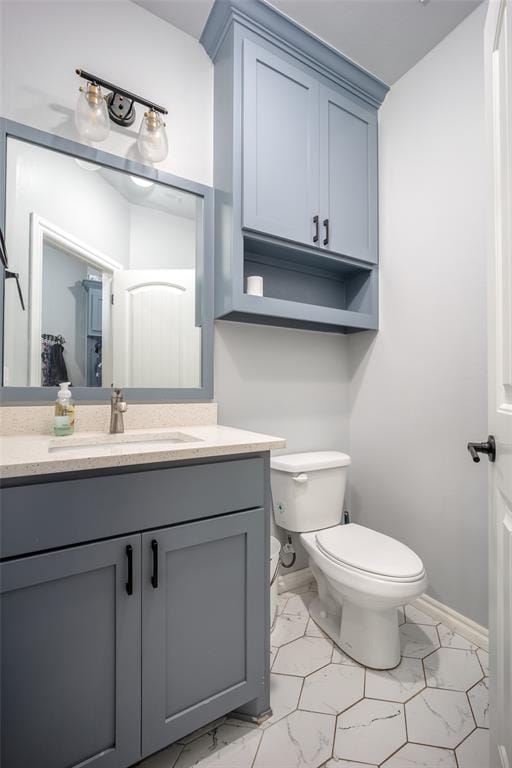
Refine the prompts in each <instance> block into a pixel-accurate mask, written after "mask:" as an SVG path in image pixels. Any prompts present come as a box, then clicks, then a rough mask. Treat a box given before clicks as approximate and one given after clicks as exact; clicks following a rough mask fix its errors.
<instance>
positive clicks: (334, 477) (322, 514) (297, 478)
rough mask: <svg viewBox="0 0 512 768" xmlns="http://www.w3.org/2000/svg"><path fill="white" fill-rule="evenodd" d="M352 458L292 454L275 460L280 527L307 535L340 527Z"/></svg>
mask: <svg viewBox="0 0 512 768" xmlns="http://www.w3.org/2000/svg"><path fill="white" fill-rule="evenodd" d="M349 465H350V456H348V455H347V454H346V453H339V452H338V451H313V452H311V453H290V454H287V455H285V456H275V457H273V458H272V460H271V463H270V466H271V483H272V497H273V501H274V520H275V522H276V525H279V526H280V527H281V528H285V529H286V530H287V531H297V532H300V533H306V532H307V531H318V530H320V529H321V528H330V527H332V526H333V525H337V524H338V523H339V522H340V521H341V518H342V514H343V499H344V496H345V487H346V484H347V471H348V467H349Z"/></svg>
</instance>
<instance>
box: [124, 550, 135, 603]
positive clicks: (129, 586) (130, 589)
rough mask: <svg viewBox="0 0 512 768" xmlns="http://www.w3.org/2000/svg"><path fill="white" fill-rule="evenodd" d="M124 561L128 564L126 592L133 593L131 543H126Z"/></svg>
mask: <svg viewBox="0 0 512 768" xmlns="http://www.w3.org/2000/svg"><path fill="white" fill-rule="evenodd" d="M126 561H127V564H128V581H127V582H126V585H125V586H126V593H127V594H128V595H133V547H132V545H131V544H127V545H126Z"/></svg>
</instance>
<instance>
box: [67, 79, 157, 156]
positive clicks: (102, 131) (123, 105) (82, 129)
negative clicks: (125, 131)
mask: <svg viewBox="0 0 512 768" xmlns="http://www.w3.org/2000/svg"><path fill="white" fill-rule="evenodd" d="M76 74H77V75H78V76H79V77H81V78H83V79H84V80H86V81H87V87H86V88H80V96H79V99H78V104H77V108H76V114H75V124H76V127H77V130H78V132H79V134H80V135H81V136H83V137H84V138H87V139H89V140H90V141H103V140H104V139H106V138H107V136H108V134H109V130H110V122H109V118H110V120H112V121H113V122H114V123H116V124H117V125H120V126H123V127H128V126H130V125H133V122H134V120H135V106H134V105H135V103H137V104H142V105H143V106H144V107H147V112H145V113H144V117H143V118H142V123H141V126H140V131H139V137H138V140H137V147H138V149H139V152H140V154H141V156H142V157H143V158H144V159H145V160H148V161H149V162H151V163H159V162H161V161H162V160H164V159H165V158H166V157H167V153H168V151H169V145H168V142H167V133H166V130H165V123H164V121H163V117H162V115H166V114H167V110H166V109H165V107H160V106H159V105H158V104H155V103H154V102H151V101H148V100H147V99H144V98H142V96H136V95H135V94H134V93H131V92H130V91H127V90H125V89H124V88H120V87H119V86H118V85H114V84H113V83H109V82H108V80H104V79H103V78H101V77H97V76H96V75H91V74H90V73H89V72H85V71H84V70H83V69H77V70H76ZM102 87H103V88H105V89H106V90H107V91H109V93H107V94H106V95H105V96H103V93H102V90H101V88H102Z"/></svg>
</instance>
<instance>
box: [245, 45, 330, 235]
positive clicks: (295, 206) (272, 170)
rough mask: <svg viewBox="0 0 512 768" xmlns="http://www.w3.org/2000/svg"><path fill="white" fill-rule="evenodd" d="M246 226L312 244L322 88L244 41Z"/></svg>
mask: <svg viewBox="0 0 512 768" xmlns="http://www.w3.org/2000/svg"><path fill="white" fill-rule="evenodd" d="M243 67H244V69H243V214H242V219H243V220H242V226H243V227H246V228H248V229H252V230H257V231H259V232H264V233H265V234H268V235H274V236H276V237H282V238H286V239H288V240H294V241H296V242H299V243H305V244H308V245H313V244H314V243H315V242H316V241H315V240H314V237H315V230H316V227H315V224H314V221H313V218H314V217H315V216H317V215H318V213H319V205H318V203H319V190H318V166H319V157H318V133H319V114H318V103H319V102H318V99H319V84H318V82H317V81H316V80H314V79H313V78H312V77H309V76H308V75H307V74H305V73H304V72H303V71H302V70H301V69H299V68H298V67H294V66H292V65H290V64H289V63H288V62H287V61H284V60H283V59H281V58H279V57H278V56H275V55H273V54H272V53H270V52H269V51H267V50H266V49H265V48H262V47H260V46H258V45H255V44H254V43H253V42H252V41H250V40H244V56H243Z"/></svg>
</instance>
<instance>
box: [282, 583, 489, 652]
mask: <svg viewBox="0 0 512 768" xmlns="http://www.w3.org/2000/svg"><path fill="white" fill-rule="evenodd" d="M312 578H313V574H312V572H311V569H310V568H301V569H300V570H299V571H292V572H291V573H281V574H280V575H279V577H278V579H277V590H278V592H279V593H281V592H289V591H290V590H291V589H296V588H297V587H301V586H302V585H303V584H307V583H308V582H310V581H311V579H312ZM414 605H416V606H417V607H418V608H419V609H420V611H423V612H424V613H426V614H427V615H428V616H431V617H432V618H433V619H434V620H435V621H440V622H442V623H443V624H445V625H446V626H447V627H449V628H450V629H451V630H453V632H457V634H459V635H460V636H461V637H464V638H465V639H466V640H468V641H469V642H470V643H474V644H475V645H478V647H479V648H483V649H484V650H485V651H488V650H489V630H488V629H486V628H485V627H482V626H480V624H477V623H476V621H473V620H472V619H468V618H467V616H463V615H462V613H458V612H457V611H454V610H453V608H448V606H447V605H444V604H443V603H440V602H439V601H438V600H434V598H433V597H429V595H422V596H421V597H419V598H418V599H417V600H416V601H415V603H414Z"/></svg>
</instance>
